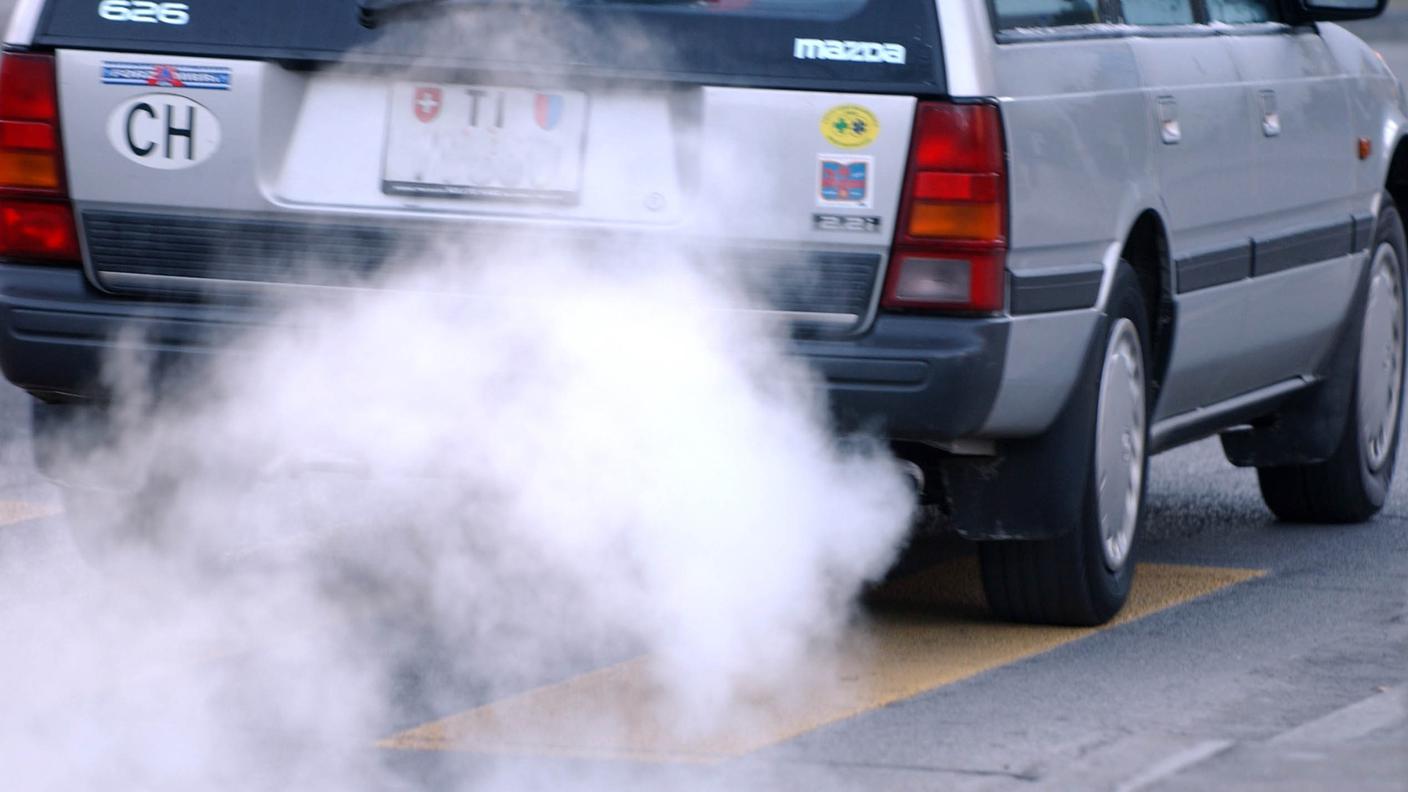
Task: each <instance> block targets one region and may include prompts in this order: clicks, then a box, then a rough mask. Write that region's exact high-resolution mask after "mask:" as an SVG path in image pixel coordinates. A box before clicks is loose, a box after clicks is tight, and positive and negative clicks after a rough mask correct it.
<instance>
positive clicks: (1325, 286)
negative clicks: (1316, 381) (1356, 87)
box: [1206, 0, 1370, 391]
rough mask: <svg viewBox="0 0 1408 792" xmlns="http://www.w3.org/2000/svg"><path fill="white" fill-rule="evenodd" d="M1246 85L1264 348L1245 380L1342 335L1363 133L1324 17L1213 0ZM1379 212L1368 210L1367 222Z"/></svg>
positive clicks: (1266, 1) (1251, 320) (1309, 356)
mask: <svg viewBox="0 0 1408 792" xmlns="http://www.w3.org/2000/svg"><path fill="white" fill-rule="evenodd" d="M1206 2H1207V7H1208V13H1209V16H1210V18H1211V20H1212V21H1213V22H1214V23H1217V24H1219V25H1220V29H1221V30H1222V31H1223V38H1225V40H1226V43H1227V46H1228V48H1229V50H1230V51H1231V53H1232V57H1233V60H1234V61H1235V62H1236V65H1237V70H1238V72H1239V73H1240V74H1241V77H1242V81H1243V83H1244V84H1245V86H1246V98H1245V100H1244V101H1245V102H1246V104H1247V106H1248V107H1249V108H1250V111H1251V114H1252V124H1251V128H1250V134H1251V136H1252V138H1253V140H1254V141H1255V143H1254V146H1253V148H1254V159H1253V161H1254V163H1255V167H1256V173H1257V197H1256V206H1258V207H1259V209H1260V212H1259V214H1258V216H1257V217H1256V218H1255V222H1254V224H1253V227H1252V234H1253V250H1254V255H1253V265H1252V270H1253V271H1252V275H1253V279H1254V280H1253V282H1254V285H1255V291H1256V294H1255V298H1254V299H1253V301H1252V302H1251V303H1250V304H1249V305H1248V307H1247V315H1246V318H1247V326H1246V330H1245V332H1246V337H1247V339H1248V341H1249V342H1250V343H1252V344H1254V345H1255V347H1256V350H1257V353H1256V355H1255V356H1254V357H1253V358H1252V359H1251V360H1249V361H1248V365H1247V366H1245V367H1242V368H1240V369H1238V370H1236V371H1234V372H1231V376H1232V378H1233V380H1234V381H1235V382H1236V383H1237V386H1238V388H1239V389H1241V390H1244V391H1248V390H1252V389H1254V388H1256V387H1260V386H1264V385H1268V384H1271V383H1274V382H1278V381H1281V380H1286V379H1289V378H1292V377H1295V376H1298V375H1306V374H1311V373H1313V372H1314V371H1315V370H1316V369H1317V368H1318V366H1319V364H1320V362H1321V361H1322V359H1323V358H1324V356H1325V355H1326V354H1327V353H1328V351H1329V349H1330V347H1331V344H1332V343H1333V342H1334V338H1335V334H1336V331H1337V330H1338V329H1339V327H1340V324H1341V322H1342V320H1343V318H1344V314H1345V311H1346V310H1347V309H1348V307H1349V302H1350V299H1351V297H1352V294H1353V291H1354V286H1355V283H1356V282H1357V278H1358V275H1359V269H1360V268H1359V257H1358V256H1355V255H1352V254H1354V253H1355V252H1356V251H1355V250H1354V248H1355V247H1356V244H1355V216H1354V209H1353V207H1352V203H1353V197H1354V191H1355V177H1356V171H1357V167H1358V151H1357V150H1358V137H1357V133H1356V132H1355V131H1354V130H1353V128H1352V123H1351V119H1350V106H1349V91H1350V86H1349V85H1347V84H1346V80H1347V78H1346V76H1345V75H1344V74H1343V73H1342V69H1341V68H1340V66H1339V64H1338V62H1337V61H1336V60H1335V58H1334V56H1333V55H1332V53H1331V52H1330V48H1329V46H1328V45H1327V44H1326V43H1325V41H1324V39H1322V38H1321V36H1320V33H1319V32H1318V31H1317V29H1316V28H1315V27H1314V26H1312V25H1303V26H1299V27H1291V26H1288V25H1284V24H1281V23H1280V12H1279V9H1278V3H1277V2H1276V0H1206ZM1369 222H1370V220H1369V219H1368V218H1361V223H1362V224H1364V225H1367V224H1368V223H1369Z"/></svg>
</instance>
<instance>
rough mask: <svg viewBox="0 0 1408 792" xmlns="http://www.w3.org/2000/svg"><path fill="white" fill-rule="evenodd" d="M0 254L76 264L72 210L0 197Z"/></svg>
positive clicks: (55, 204) (51, 203) (58, 204)
mask: <svg viewBox="0 0 1408 792" xmlns="http://www.w3.org/2000/svg"><path fill="white" fill-rule="evenodd" d="M0 255H5V256H16V257H19V258H40V259H54V260H58V261H77V260H78V256H79V253H78V235H77V234H75V233H74V232H73V211H72V210H71V209H69V207H68V204H66V203H61V202H59V201H16V200H11V199H9V198H0Z"/></svg>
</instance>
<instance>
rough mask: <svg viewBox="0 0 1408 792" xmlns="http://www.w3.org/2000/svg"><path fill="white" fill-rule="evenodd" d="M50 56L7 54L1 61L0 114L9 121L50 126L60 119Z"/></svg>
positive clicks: (51, 57)
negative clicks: (35, 122)
mask: <svg viewBox="0 0 1408 792" xmlns="http://www.w3.org/2000/svg"><path fill="white" fill-rule="evenodd" d="M54 75H55V72H54V57H53V56H52V55H21V54H18V53H9V54H6V55H5V56H4V57H3V58H0V111H3V115H4V117H5V119H6V120H9V121H43V122H46V123H52V122H54V121H55V120H56V119H57V118H58V117H59V91H58V85H57V80H56V79H55V76H54Z"/></svg>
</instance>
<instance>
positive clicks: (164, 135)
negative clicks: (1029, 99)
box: [0, 0, 1008, 442]
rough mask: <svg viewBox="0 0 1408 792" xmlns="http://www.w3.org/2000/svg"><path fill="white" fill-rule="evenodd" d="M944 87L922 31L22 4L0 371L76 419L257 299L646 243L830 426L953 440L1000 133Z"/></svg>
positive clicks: (982, 388) (989, 363) (782, 19)
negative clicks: (450, 258) (742, 330)
mask: <svg viewBox="0 0 1408 792" xmlns="http://www.w3.org/2000/svg"><path fill="white" fill-rule="evenodd" d="M946 84H947V83H946V75H945V69H944V56H943V51H942V47H941V37H940V28H939V23H938V19H937V10H936V7H935V4H934V3H932V2H929V0H904V2H894V1H893V0H754V1H752V2H749V1H747V0H718V1H717V2H703V3H689V4H685V3H644V2H614V3H560V4H544V5H536V6H522V5H505V4H501V3H484V2H479V3H475V2H469V3H463V2H462V3H454V2H447V3H410V4H405V3H396V2H381V3H378V4H371V3H363V4H358V3H356V2H353V1H352V0H317V1H316V2H305V3H299V4H297V5H296V6H295V5H289V4H283V3H275V2H273V0H265V1H264V2H247V3H241V4H220V5H210V6H205V5H200V6H196V5H193V4H191V5H188V4H184V3H153V2H135V1H129V0H105V1H104V2H101V3H96V4H95V3H93V2H88V1H87V0H83V1H82V2H80V1H79V0H51V1H50V2H39V1H37V0H26V2H23V3H22V4H21V6H20V7H19V9H18V10H17V13H16V17H15V18H14V20H13V21H12V25H11V30H10V34H9V43H8V44H7V50H6V54H5V57H4V61H3V64H0V96H3V97H4V100H3V101H0V119H3V124H4V126H3V127H0V129H3V130H5V132H4V137H3V138H0V163H4V164H5V168H6V169H3V170H0V196H2V197H0V201H3V207H4V210H3V211H4V214H3V217H4V227H3V236H0V262H2V263H0V322H2V323H3V327H4V344H3V346H0V362H3V365H4V370H5V373H6V375H7V377H8V378H9V379H10V380H11V381H13V382H15V383H16V384H18V385H20V386H21V387H23V388H25V389H27V390H29V391H30V392H32V393H34V394H35V395H37V396H39V397H40V398H41V399H43V400H45V401H50V402H70V401H75V400H79V401H86V400H93V399H100V398H101V396H102V393H101V389H100V387H99V377H98V373H99V371H100V368H101V364H102V359H103V356H104V355H105V354H106V353H107V350H109V349H110V348H111V347H112V345H113V344H114V343H115V339H117V338H119V337H123V338H126V339H128V340H129V341H130V340H131V339H134V338H139V339H141V343H142V344H144V345H146V346H147V347H149V348H150V349H151V350H153V351H155V352H157V353H159V354H160V355H161V356H162V357H163V358H166V359H172V360H177V361H179V360H182V359H192V358H194V359H199V358H200V357H201V356H203V355H205V354H206V353H207V352H209V351H211V350H212V349H214V348H215V347H216V345H218V344H219V343H220V342H221V341H222V340H223V339H224V338H226V337H227V336H228V335H229V334H230V333H232V332H238V331H239V330H240V329H241V328H243V327H246V326H249V325H255V324H258V323H260V322H262V321H264V320H265V319H266V317H265V316H264V315H263V314H262V313H261V311H260V308H259V304H260V299H259V298H260V296H261V295H267V294H271V293H274V294H276V293H279V292H280V291H284V290H288V289H302V288H306V287H308V286H328V285H344V284H346V283H348V282H363V281H365V279H367V278H369V277H375V275H376V274H377V273H379V272H383V271H384V270H385V269H386V268H387V267H388V266H395V264H396V263H397V262H398V261H402V260H404V259H405V258H407V256H409V255H413V254H414V253H415V252H416V251H417V250H420V249H423V248H425V247H427V246H431V245H434V244H437V243H438V241H439V240H443V239H444V238H446V236H447V235H453V236H454V237H455V238H456V239H460V240H465V241H464V242H463V244H467V245H470V246H473V245H474V244H476V243H482V244H484V245H493V244H495V243H496V241H497V240H502V239H504V238H507V237H513V238H520V239H522V238H526V239H529V240H536V241H539V242H541V244H542V245H544V246H548V245H551V244H553V243H554V242H557V241H564V240H566V241H569V242H572V243H573V244H577V243H579V242H581V241H583V240H588V241H590V243H591V244H592V245H594V248H593V249H594V250H596V251H598V252H599V254H600V255H602V256H604V257H608V258H610V257H617V258H626V257H628V256H629V255H631V254H632V252H633V251H635V250H637V249H640V248H642V247H644V246H648V245H659V244H665V245H667V246H669V247H670V248H671V249H673V250H676V251H681V252H683V253H684V254H686V255H688V256H692V257H694V258H696V259H698V260H699V261H701V262H706V263H709V264H710V265H717V264H719V263H720V262H723V263H724V264H726V266H728V267H730V268H733V269H734V270H736V271H737V273H738V275H739V277H740V278H741V279H742V280H743V282H746V283H748V284H749V285H751V286H752V287H753V289H752V291H753V293H754V308H755V309H756V310H761V311H766V312H770V313H773V314H776V315H777V316H779V317H781V318H783V319H784V320H786V321H787V322H789V323H790V325H791V326H792V327H793V329H794V335H795V345H796V350H797V352H798V353H799V354H803V355H807V356H809V358H810V359H811V361H812V363H813V365H814V366H815V367H816V369H817V370H818V371H819V372H820V373H821V374H822V375H823V376H824V377H825V379H826V380H827V381H828V384H829V386H830V388H831V391H832V395H833V401H834V403H835V404H836V408H837V411H838V414H839V415H841V416H842V417H843V418H844V419H845V420H846V421H848V422H854V423H866V424H867V425H870V426H880V427H883V428H884V429H885V430H886V431H888V432H889V433H890V434H891V435H893V436H895V437H897V438H908V439H919V440H930V441H939V442H947V441H952V440H956V439H961V438H964V437H968V436H972V435H973V434H975V433H977V432H978V431H980V429H981V428H982V426H983V424H984V420H985V418H986V417H987V415H988V413H989V412H990V410H991V407H992V404H993V401H994V399H995V398H996V392H997V389H998V387H999V383H1000V380H1001V377H1002V373H1003V372H1002V368H1003V366H1002V357H1003V353H1004V350H1005V345H1006V334H1007V327H1008V321H1007V318H1006V316H1005V313H1004V312H1005V302H1006V279H1005V273H1004V250H1005V245H1006V238H1007V217H1006V211H1007V197H1006V189H1007V185H1006V175H1005V167H1006V165H1005V155H1004V146H1003V129H1002V119H1001V117H1000V113H999V111H998V109H997V107H996V105H995V104H988V103H984V102H982V101H977V102H974V101H963V102H957V101H953V100H952V99H951V98H950V97H948V95H947V93H948V92H947V89H946ZM17 85H18V86H19V87H16V86H17ZM17 163H21V164H23V163H28V164H26V165H23V167H24V168H26V169H27V170H25V171H24V172H23V173H21V172H20V168H21V164H17ZM35 173H39V174H40V175H39V176H35V175H34V174H35Z"/></svg>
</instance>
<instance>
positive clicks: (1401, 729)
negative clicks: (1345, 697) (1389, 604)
mask: <svg viewBox="0 0 1408 792" xmlns="http://www.w3.org/2000/svg"><path fill="white" fill-rule="evenodd" d="M1129 789H1131V790H1132V789H1148V790H1157V791H1158V792H1193V791H1194V790H1199V791H1201V790H1208V789H1237V790H1249V791H1258V790H1268V792H1269V791H1270V790H1277V792H1281V791H1282V790H1301V789H1304V790H1322V789H1345V790H1355V792H1378V791H1379V790H1382V791H1383V792H1408V690H1405V689H1402V688H1399V689H1395V690H1389V691H1386V692H1383V693H1380V694H1378V695H1376V696H1372V697H1370V698H1368V699H1366V700H1364V701H1361V702H1359V703H1358V704H1354V705H1351V706H1349V707H1346V708H1344V709H1342V710H1339V711H1337V712H1333V713H1331V714H1329V715H1326V716H1325V717H1323V718H1320V719H1318V720H1315V721H1311V722H1310V723H1307V724H1305V725H1303V726H1299V727H1297V728H1295V729H1292V730H1290V731H1288V732H1285V733H1283V734H1280V735H1278V736H1276V737H1274V738H1272V739H1270V740H1267V741H1265V742H1261V743H1241V744H1234V745H1231V746H1229V747H1227V748H1226V749H1225V750H1222V751H1220V752H1217V753H1215V754H1214V755H1213V756H1211V757H1209V758H1207V759H1205V760H1204V761H1201V762H1198V763H1196V764H1192V765H1190V766H1188V767H1186V768H1184V769H1182V770H1179V771H1177V772H1174V773H1172V774H1171V775H1169V776H1168V777H1167V778H1163V779H1153V778H1149V779H1147V782H1146V783H1138V784H1135V785H1133V786H1130V787H1129Z"/></svg>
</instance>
